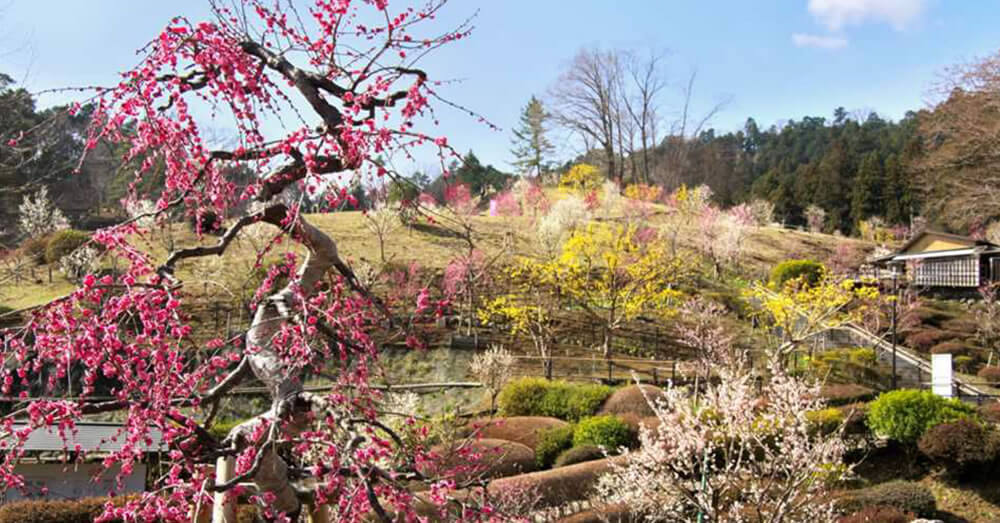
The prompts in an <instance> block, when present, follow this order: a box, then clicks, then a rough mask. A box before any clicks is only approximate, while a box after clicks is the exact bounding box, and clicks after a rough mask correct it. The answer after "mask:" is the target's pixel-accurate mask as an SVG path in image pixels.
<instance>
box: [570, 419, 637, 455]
mask: <svg viewBox="0 0 1000 523" xmlns="http://www.w3.org/2000/svg"><path fill="white" fill-rule="evenodd" d="M634 442H635V433H634V432H633V431H632V428H631V427H629V426H628V423H625V421H624V420H622V419H621V418H618V417H616V416H608V415H605V416H593V417H590V418H584V419H582V420H580V423H577V424H576V429H574V430H573V446H574V447H580V446H583V445H594V446H598V447H604V448H606V449H608V451H614V450H617V449H618V447H626V446H629V445H631V444H632V443H634Z"/></svg>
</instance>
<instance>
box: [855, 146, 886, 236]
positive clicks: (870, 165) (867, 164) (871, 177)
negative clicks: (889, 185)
mask: <svg viewBox="0 0 1000 523" xmlns="http://www.w3.org/2000/svg"><path fill="white" fill-rule="evenodd" d="M882 182H883V178H882V162H881V161H880V160H879V157H878V153H877V152H875V151H872V152H870V153H868V154H866V155H865V157H864V159H862V160H861V166H860V167H858V174H857V176H855V177H854V187H853V189H852V191H851V220H852V221H853V223H854V224H855V226H856V225H857V223H858V222H860V221H861V220H865V219H867V218H869V217H871V216H874V215H877V214H879V212H881V211H882V205H881V200H882Z"/></svg>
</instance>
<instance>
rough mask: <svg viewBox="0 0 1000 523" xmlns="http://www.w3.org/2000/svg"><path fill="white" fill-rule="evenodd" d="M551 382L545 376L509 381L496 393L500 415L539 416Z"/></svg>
mask: <svg viewBox="0 0 1000 523" xmlns="http://www.w3.org/2000/svg"><path fill="white" fill-rule="evenodd" d="M550 386H551V382H550V381H548V380H546V379H545V378H521V379H517V380H514V381H511V382H510V383H508V384H507V385H506V386H504V388H503V389H501V390H500V394H498V395H497V408H498V409H499V410H500V415H502V416H541V415H543V414H542V401H543V400H544V398H545V393H546V391H548V390H549V387H550Z"/></svg>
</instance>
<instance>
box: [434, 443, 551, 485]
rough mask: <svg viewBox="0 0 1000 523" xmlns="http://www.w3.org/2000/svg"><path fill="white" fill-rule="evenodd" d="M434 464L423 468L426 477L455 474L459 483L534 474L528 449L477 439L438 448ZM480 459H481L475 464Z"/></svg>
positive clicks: (532, 461)
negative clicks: (475, 479)
mask: <svg viewBox="0 0 1000 523" xmlns="http://www.w3.org/2000/svg"><path fill="white" fill-rule="evenodd" d="M431 452H432V453H433V454H435V455H436V456H437V459H436V460H434V461H433V462H429V463H425V464H422V465H420V469H421V470H420V472H421V473H422V474H425V475H427V476H434V475H438V474H455V477H456V480H457V481H460V482H461V481H467V480H470V479H474V478H476V477H479V476H485V477H488V478H505V477H508V476H515V475H518V474H524V473H525V472H532V471H534V470H535V453H534V452H533V451H532V450H531V449H529V448H528V447H526V446H524V445H522V444H520V443H517V442H514V441H506V440H501V439H486V438H484V439H478V440H465V441H458V442H453V443H452V444H449V445H435V446H434V447H431ZM473 455H477V456H478V459H475V460H472V459H471V458H472V456H473Z"/></svg>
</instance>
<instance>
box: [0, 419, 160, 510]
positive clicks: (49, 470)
mask: <svg viewBox="0 0 1000 523" xmlns="http://www.w3.org/2000/svg"><path fill="white" fill-rule="evenodd" d="M25 427H26V425H25V424H24V423H15V424H14V429H15V430H23V429H24V428H25ZM122 430H123V427H122V425H120V424H118V423H101V422H89V421H81V422H77V424H76V431H75V432H72V433H71V432H70V431H67V432H66V438H67V439H66V441H64V440H63V437H62V436H61V435H60V434H59V431H58V430H57V429H56V428H54V427H39V428H36V429H34V430H33V431H32V432H31V433H30V434H29V436H28V439H27V441H25V443H24V451H25V457H24V458H23V459H22V460H21V462H20V463H19V464H18V465H17V466H16V467H15V468H14V472H16V473H17V474H20V475H22V476H23V477H24V488H20V489H19V488H9V489H6V490H4V491H0V504H2V503H5V502H8V501H16V500H20V499H31V498H45V499H76V498H84V497H94V496H107V495H108V493H109V492H112V491H114V492H117V493H118V494H131V493H137V492H142V491H143V490H145V487H146V471H147V467H148V466H149V464H150V463H151V462H154V461H155V459H156V458H155V456H156V454H158V453H159V452H160V451H162V450H164V449H163V448H161V447H162V443H161V436H160V433H159V431H153V433H152V434H151V435H152V437H153V444H152V445H150V446H148V447H146V448H144V449H143V454H144V455H145V459H143V460H142V461H141V462H139V463H136V464H135V465H134V466H133V467H132V470H131V471H130V473H129V474H127V475H125V476H124V477H123V478H122V484H121V485H117V484H116V482H115V479H116V477H117V475H118V474H119V473H120V472H121V468H120V465H115V466H114V467H112V468H111V469H109V470H105V469H104V465H102V464H101V458H103V457H105V456H107V455H108V454H109V453H111V452H117V451H120V450H122V448H123V445H124V441H123V440H124V436H123V435H122ZM77 451H79V452H83V453H85V454H84V456H85V459H83V460H81V461H71V462H68V463H67V462H65V460H66V458H67V454H70V455H72V454H75V453H76V452H77Z"/></svg>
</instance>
